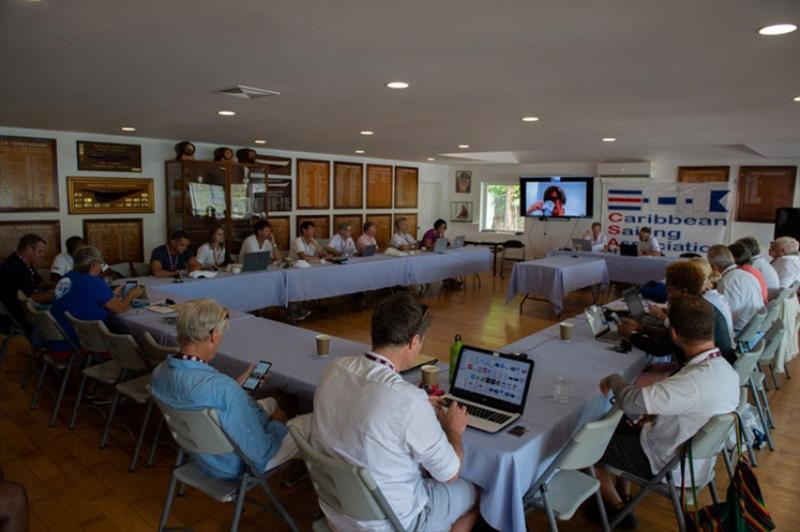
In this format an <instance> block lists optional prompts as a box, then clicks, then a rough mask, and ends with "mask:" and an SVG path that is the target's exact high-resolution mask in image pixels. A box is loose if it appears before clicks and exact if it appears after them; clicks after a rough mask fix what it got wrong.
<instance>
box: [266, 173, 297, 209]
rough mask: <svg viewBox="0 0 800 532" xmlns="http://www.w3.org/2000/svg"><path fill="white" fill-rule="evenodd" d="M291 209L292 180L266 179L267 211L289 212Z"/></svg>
mask: <svg viewBox="0 0 800 532" xmlns="http://www.w3.org/2000/svg"><path fill="white" fill-rule="evenodd" d="M291 210H292V180H291V179H282V178H269V179H267V212H290V211H291Z"/></svg>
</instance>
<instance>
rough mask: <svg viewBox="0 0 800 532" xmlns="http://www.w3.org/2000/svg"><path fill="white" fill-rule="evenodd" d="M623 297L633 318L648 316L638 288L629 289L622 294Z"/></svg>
mask: <svg viewBox="0 0 800 532" xmlns="http://www.w3.org/2000/svg"><path fill="white" fill-rule="evenodd" d="M622 297H623V299H624V300H625V304H626V305H627V306H628V311H629V312H630V313H631V317H633V318H637V319H638V318H641V317H642V316H644V315H645V314H647V310H645V307H644V304H643V303H642V296H641V295H640V292H639V289H638V288H636V287H635V286H632V287H631V288H628V289H627V290H625V291H623V292H622Z"/></svg>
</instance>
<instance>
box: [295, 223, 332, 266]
mask: <svg viewBox="0 0 800 532" xmlns="http://www.w3.org/2000/svg"><path fill="white" fill-rule="evenodd" d="M316 233H317V226H316V225H314V222H312V221H309V220H306V221H305V222H303V223H301V224H300V236H298V237H297V238H296V239H295V241H294V244H292V251H293V252H294V254H295V256H296V257H297V258H298V259H300V260H305V261H318V260H319V259H327V258H328V257H329V255H328V253H327V252H326V251H325V250H324V249H322V246H320V245H319V242H317V239H316V238H314V236H315V235H316Z"/></svg>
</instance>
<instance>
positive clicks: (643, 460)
mask: <svg viewBox="0 0 800 532" xmlns="http://www.w3.org/2000/svg"><path fill="white" fill-rule="evenodd" d="M621 429H622V430H621ZM640 434H641V430H631V429H630V428H627V427H626V428H622V424H620V427H618V428H617V431H616V432H614V436H612V437H611V441H609V442H608V447H606V452H605V454H604V455H603V457H602V458H601V459H600V463H601V464H607V465H610V466H611V467H614V468H616V469H620V470H622V471H625V472H626V473H632V474H634V475H636V476H637V477H641V478H643V479H645V480H650V479H651V478H653V477H654V476H655V475H654V474H653V470H652V469H650V460H649V459H648V458H647V455H646V454H644V449H642V444H641V441H640V439H639V436H640Z"/></svg>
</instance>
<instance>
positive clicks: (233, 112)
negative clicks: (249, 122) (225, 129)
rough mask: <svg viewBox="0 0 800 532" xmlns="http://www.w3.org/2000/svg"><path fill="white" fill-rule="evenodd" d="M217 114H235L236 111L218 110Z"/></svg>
mask: <svg viewBox="0 0 800 532" xmlns="http://www.w3.org/2000/svg"><path fill="white" fill-rule="evenodd" d="M217 114H218V115H220V116H234V115H235V114H236V111H217Z"/></svg>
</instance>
